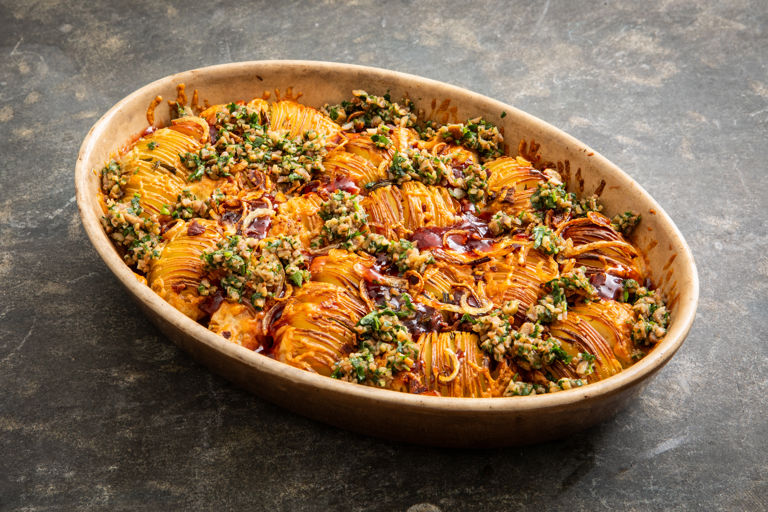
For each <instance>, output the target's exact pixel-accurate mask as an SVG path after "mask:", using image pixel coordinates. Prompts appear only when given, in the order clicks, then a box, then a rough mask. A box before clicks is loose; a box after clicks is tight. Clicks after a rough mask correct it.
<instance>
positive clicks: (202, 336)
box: [75, 61, 698, 447]
mask: <svg viewBox="0 0 768 512" xmlns="http://www.w3.org/2000/svg"><path fill="white" fill-rule="evenodd" d="M180 83H183V84H185V85H186V87H187V90H189V91H191V90H193V89H196V90H198V91H199V94H200V98H201V99H204V100H206V101H208V102H209V103H211V104H216V103H224V102H228V101H231V100H232V99H243V100H249V99H251V98H254V97H258V96H261V95H262V94H263V93H264V92H265V91H283V92H287V91H292V93H293V94H294V96H295V95H296V94H297V93H301V94H302V96H301V102H302V103H304V104H306V105H310V106H314V107H320V106H322V105H323V104H326V103H336V102H339V101H341V100H343V99H345V98H347V97H348V95H349V92H350V91H352V90H354V89H364V90H368V91H370V92H374V93H381V92H382V91H389V92H390V94H391V95H392V96H393V97H396V98H399V97H403V96H407V97H408V98H411V99H412V100H414V101H415V103H416V105H417V106H418V107H420V108H422V109H424V110H425V111H426V113H427V116H428V117H434V118H436V119H437V120H439V121H442V122H446V121H457V120H463V119H467V118H470V117H475V116H483V117H485V118H486V119H489V120H491V121H493V122H494V123H496V124H498V126H499V127H500V128H501V129H502V130H503V132H504V137H505V140H506V141H507V143H508V144H509V146H510V147H513V148H514V147H516V146H517V143H518V142H521V141H524V142H525V143H526V144H527V148H528V153H529V154H535V155H538V156H539V157H540V158H542V159H543V160H544V161H546V162H551V163H552V165H553V166H557V167H558V168H559V169H560V170H562V171H564V172H565V173H566V175H568V176H569V177H570V178H571V179H570V180H569V182H570V186H571V187H573V188H574V189H575V191H577V192H578V193H580V194H590V193H592V192H594V191H596V190H598V189H599V190H600V191H601V201H602V203H603V205H604V206H605V211H606V212H607V213H608V214H609V215H613V214H615V213H619V212H620V211H624V210H627V209H629V210H633V211H635V212H638V213H640V214H641V215H642V221H641V224H640V225H639V226H638V228H637V230H636V231H635V234H634V236H633V237H632V238H633V242H634V244H635V245H636V246H637V247H638V248H639V249H640V250H641V251H642V252H643V254H644V255H645V256H646V258H647V267H648V271H649V274H650V276H651V280H652V281H653V283H654V285H655V286H657V287H658V288H659V289H660V290H661V291H662V292H663V294H664V295H665V296H666V297H667V299H668V306H669V309H670V312H671V319H672V320H671V323H670V325H669V328H668V332H667V335H666V336H665V337H664V338H663V339H662V340H661V342H659V343H658V345H656V346H655V348H653V350H651V351H650V353H649V354H648V355H647V356H646V357H644V358H643V359H641V360H640V361H639V362H637V363H636V364H634V365H632V366H630V367H629V368H627V369H626V370H624V371H622V372H620V373H618V374H617V375H614V376H612V377H609V378H607V379H605V380H602V381H599V382H596V383H593V384H590V385H588V386H584V387H579V388H574V389H571V390H568V391H562V392H559V393H554V394H546V395H540V396H529V397H508V398H446V397H435V396H423V395H412V394H406V393H398V392H395V391H390V390H384V389H377V388H372V387H368V386H360V385H355V384H350V383H347V382H341V381H337V380H334V379H329V378H327V377H323V376H321V375H317V374H313V373H310V372H306V371H302V370H300V369H297V368H294V367H291V366H288V365H286V364H284V363H281V362H278V361H276V360H274V359H271V358H268V357H265V356H263V355H260V354H258V353H255V352H252V351H251V350H248V349H246V348H244V347H241V346H238V345H235V344H232V343H229V342H227V341H226V340H225V339H224V338H222V337H220V336H219V335H217V334H215V333H213V332H211V331H209V330H208V329H206V328H205V327H204V326H202V325H200V324H198V323H196V322H194V321H193V320H191V319H189V318H188V317H186V316H185V315H184V314H183V313H181V312H180V311H178V310H176V309H175V308H174V307H173V306H171V305H170V304H168V303H166V302H165V301H164V300H163V299H161V298H160V297H159V296H158V295H156V294H155V293H154V292H153V291H152V290H151V289H150V288H148V287H147V286H146V285H144V284H142V283H141V282H139V281H138V280H137V279H136V277H135V275H134V273H133V272H132V270H131V269H130V268H129V267H128V266H127V265H126V264H125V263H124V262H123V259H122V258H121V256H120V255H119V254H118V252H117V251H116V249H115V247H114V246H113V244H112V243H111V241H110V240H109V238H108V237H107V235H106V234H105V232H104V230H103V228H102V226H101V224H100V220H99V219H100V217H101V215H102V210H101V207H100V205H99V202H98V190H99V177H98V176H97V174H96V173H94V172H93V169H95V168H99V167H100V166H101V165H103V163H104V162H105V161H106V160H107V159H108V158H109V157H110V154H111V153H114V152H115V151H117V150H118V148H120V147H121V146H122V145H124V144H126V143H127V142H129V139H130V137H131V135H134V134H137V133H140V132H142V130H144V129H145V128H146V125H147V120H146V111H147V106H148V105H149V104H150V103H151V102H152V101H153V99H154V98H156V97H157V96H163V97H164V98H168V99H170V98H174V97H175V95H176V86H177V85H178V84H180ZM157 115H158V120H159V121H160V122H167V121H168V118H167V115H168V114H167V113H166V112H165V109H158V112H157ZM163 115H165V116H166V118H163V117H162V116H163ZM534 141H535V143H534ZM534 148H535V149H534ZM75 186H76V191H77V202H78V207H79V210H80V215H81V218H82V221H83V225H84V227H85V230H86V232H87V233H88V236H89V238H90V240H91V242H92V243H93V245H94V247H95V248H96V250H97V252H98V253H99V255H100V256H101V258H102V259H103V260H104V262H105V263H106V264H107V266H108V267H109V268H110V270H111V271H112V272H113V273H114V274H115V275H116V276H117V278H118V279H119V280H120V282H121V283H122V284H123V286H124V287H125V288H126V289H127V290H128V292H129V294H130V295H131V296H132V297H133V298H134V299H135V300H136V302H137V303H138V304H139V305H140V307H141V308H142V309H143V310H144V311H145V313H146V314H147V315H148V316H149V317H150V319H151V320H152V321H153V322H154V323H155V324H156V325H157V326H158V327H159V328H160V329H161V330H162V331H163V333H165V334H166V335H167V336H168V337H169V338H171V339H172V340H173V341H174V342H175V343H176V344H177V345H178V346H180V347H182V348H183V349H184V350H186V351H187V352H189V353H190V354H191V355H192V356H193V357H194V358H195V359H196V360H197V361H199V362H201V363H203V364H205V365H206V366H208V367H209V368H210V369H212V370H213V371H214V372H216V373H218V374H220V375H222V376H223V377H225V378H227V379H229V380H231V381H233V382H235V383H237V384H238V385H240V386H242V387H245V388H247V389H249V390H251V391H253V392H254V393H256V394H258V395H260V396H262V397H264V398H266V399H268V400H270V401H272V402H274V403H276V404H279V405H281V406H284V407H286V408H289V409H291V410H294V411H296V412H298V413H300V414H304V415H306V416H309V417H312V418H315V419H317V420H320V421H325V422H328V423H332V424H334V425H337V426H339V427H342V428H346V429H350V430H355V431H358V432H362V433H365V434H370V435H375V436H381V437H387V438H391V439H398V440H404V441H408V442H414V443H421V444H431V445H441V446H475V447H479V446H504V445H512V444H524V443H531V442H537V441H543V440H547V439H553V438H557V437H560V436H564V435H566V434H567V433H571V432H574V431H576V430H579V429H582V428H585V427H587V426H590V425H593V424H595V423H597V422H599V421H601V420H603V419H605V418H607V417H609V416H610V415H612V414H614V413H615V412H617V411H618V410H619V409H621V408H622V407H623V406H624V405H625V404H626V403H627V402H628V401H629V400H630V399H632V398H633V397H634V396H636V395H637V394H638V393H639V392H640V391H641V390H642V388H643V387H644V386H645V384H647V382H648V379H649V378H650V377H651V376H652V375H654V374H655V373H656V372H657V371H658V370H659V369H661V367H662V366H664V364H666V363H667V361H669V359H670V358H671V357H672V355H673V354H674V353H675V352H676V351H677V349H678V348H679V347H680V345H681V344H682V343H683V341H684V339H685V336H686V335H687V333H688V330H689V329H690V326H691V324H692V322H693V319H694V316H695V311H696V304H697V300H698V277H697V273H696V267H695V264H694V261H693V256H692V254H691V252H690V249H689V248H688V246H687V244H686V243H685V240H684V239H683V238H682V235H681V234H680V232H679V231H678V229H677V228H676V226H675V225H674V223H673V222H672V221H671V219H670V218H669V217H668V216H667V214H666V213H665V212H664V211H663V210H662V209H661V207H660V206H659V205H658V204H657V203H656V202H655V201H654V200H653V198H651V197H650V196H649V195H648V193H647V192H645V191H644V190H643V189H642V188H641V187H640V186H639V185H638V184H637V183H635V182H634V181H633V180H632V179H631V178H630V177H629V176H628V175H627V174H625V173H624V172H622V171H621V170H620V169H618V168H617V167H616V166H615V165H613V164H611V163H610V162H609V161H607V160H606V159H605V158H603V157H602V156H600V155H599V154H597V153H595V152H594V151H593V150H592V149H590V148H589V147H587V146H585V145H584V144H583V143H581V142H579V141H578V140H576V139H574V138H573V137H571V136H569V135H567V134H566V133H564V132H562V131H560V130H558V129H556V128H554V127H552V126H550V125H548V124H547V123H544V122H543V121H541V120H539V119H536V118H535V117H532V116H530V115H528V114H526V113H524V112H521V111H519V110H517V109H515V108H514V107H511V106H509V105H505V104H503V103H500V102H498V101H495V100H492V99H489V98H486V97H484V96H481V95H478V94H475V93H472V92H470V91H467V90H464V89H460V88H458V87H454V86H450V85H447V84H443V83H440V82H435V81H432V80H428V79H424V78H420V77H416V76H413V75H406V74H402V73H397V72H393V71H386V70H381V69H375V68H369V67H362V66H354V65H347V64H336V63H325V62H306V61H262V62H243V63H234V64H226V65H220V66H213V67H208V68H201V69H196V70H192V71H187V72H183V73H179V74H176V75H172V76H168V77H166V78H163V79H160V80H158V81H156V82H153V83H152V84H149V85H147V86H145V87H143V88H141V89H139V90H138V91H136V92H134V93H132V94H131V95H129V96H128V97H126V98H125V99H123V100H121V101H120V102H118V103H117V104H116V105H115V106H114V107H112V108H111V109H110V110H109V111H108V112H107V113H106V114H105V115H104V116H103V117H102V118H101V119H100V120H99V121H98V122H97V123H96V124H95V125H94V126H93V128H91V130H90V132H89V133H88V135H87V137H86V138H85V141H84V142H83V145H82V147H81V149H80V154H79V157H78V160H77V168H76V173H75Z"/></svg>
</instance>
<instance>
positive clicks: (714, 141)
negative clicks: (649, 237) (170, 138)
mask: <svg viewBox="0 0 768 512" xmlns="http://www.w3.org/2000/svg"><path fill="white" fill-rule="evenodd" d="M766 27H768V7H767V6H766V3H765V2H764V1H759V0H758V1H752V2H750V1H740V0H728V1H722V2H717V1H711V2H683V1H676V0H667V1H651V2H632V1H619V2H610V3H602V2H601V3H590V2H581V1H579V2H570V1H569V2H550V1H546V2H535V3H534V2H531V3H523V2H498V3H485V2H466V1H465V2H453V3H450V4H445V3H436V2H435V3H433V2H391V3H390V2H367V1H359V2H354V3H343V2H326V3H322V4H320V3H318V4H313V3H283V2H279V3H278V2H275V3H267V2H254V3H252V4H251V3H250V2H225V3H222V4H220V5H214V3H213V2H203V1H200V0H189V1H187V2H175V3H170V4H162V3H159V2H140V1H136V2H114V3H112V4H109V3H92V2H66V3H65V2H61V3H59V2H55V1H48V0H38V1H27V2H18V1H7V0H2V1H0V141H2V143H1V144H2V151H1V152H0V154H1V155H2V163H0V390H1V391H0V509H3V510H76V509H89V510H91V509H94V510H97V509H104V510H127V509H147V510H181V509H192V510H226V509H236V508H247V509H249V510H250V509H254V510H263V509H268V510H402V511H404V510H410V511H411V512H416V511H422V512H425V511H433V512H434V511H438V510H440V511H446V512H447V511H454V510H522V509H531V510H569V511H572V510H590V511H591V510H652V509H678V510H700V509H703V510H766V509H768V483H767V482H766V475H768V421H767V416H768V405H767V400H766V394H768V366H767V364H766V363H768V314H767V313H766V305H767V302H768V301H766V297H767V293H766V292H768V256H767V255H766V252H765V251H766V249H768V229H767V228H766V224H765V221H764V218H763V215H765V214H766V213H767V212H768V199H766V197H767V194H766V192H767V191H768V178H767V174H768V171H767V170H766V161H768V144H766V139H767V137H768V70H767V69H766V63H767V60H766V57H767V56H768V34H766ZM274 58H289V59H290V58H296V59H318V60H335V61H343V62H352V63H359V64H370V65H375V66H380V67H385V68H391V69H396V70H400V71H405V72H411V73H416V74H420V75H423V76H427V77H430V78H434V79H437V80H443V81H446V82H449V83H453V84H457V85H460V86H463V87H466V88H469V89H472V90H475V91H477V92H480V93H483V94H487V95H490V96H492V97H494V98H497V99H499V100H502V101H505V102H509V103H511V104H514V105H516V106H517V107H519V108H522V109H523V110H526V111H528V112H530V113H532V114H534V115H537V116H539V117H541V118H542V119H544V120H547V121H549V122H551V123H553V124H554V125H556V126H558V127H560V128H563V129H565V130H566V131H568V132H570V133H572V134H573V135H575V136H576V137H578V138H580V139H581V140H583V141H585V142H586V143H588V144H590V145H591V146H593V147H594V148H596V149H597V150H598V151H600V152H602V153H603V154H604V155H606V156H607V157H608V158H609V159H611V160H612V161H614V162H615V163H617V164H618V165H619V166H620V167H622V168H623V169H625V170H626V171H628V172H629V173H630V174H631V175H633V176H634V177H635V179H636V180H637V181H639V182H640V183H641V184H642V185H643V186H644V187H645V188H646V189H647V190H649V191H650V192H651V193H652V194H653V195H654V196H655V197H656V198H657V199H658V201H659V202H660V203H661V204H662V205H663V207H664V208H665V209H666V210H667V211H668V213H669V214H670V215H671V216H672V218H673V219H674V220H675V221H676V222H677V224H678V226H679V227H680V229H681V230H682V232H683V233H684V235H685V236H686V237H687V240H688V242H689V243H690V245H691V247H692V249H693V251H694V254H695V256H696V259H697V263H698V265H699V272H700V278H701V284H702V291H701V302H700V306H699V312H698V316H697V320H696V323H695V325H694V327H693V330H692V331H691V334H690V337H689V338H688V341H687V342H686V344H685V345H684V346H683V348H682V349H681V351H680V352H679V353H678V355H677V356H676V357H675V358H674V360H673V361H672V362H671V363H670V364H669V365H668V366H667V367H666V368H665V369H664V370H663V371H662V372H661V373H660V375H658V377H657V378H656V379H655V380H654V381H653V383H652V384H651V385H650V386H649V387H648V389H647V390H646V391H645V393H644V394H643V395H642V397H641V398H640V399H639V400H638V401H637V402H636V403H634V404H633V405H632V406H630V407H629V408H628V409H627V410H626V411H624V412H623V413H621V414H620V415H618V416H617V417H616V418H615V419H613V420H611V421H609V422H607V423H604V424H602V425H600V426H598V427H596V428H593V429H591V430H589V431H587V432H582V433H575V434H570V435H568V436H566V438H565V439H563V440H562V441H559V442H552V443H549V444H544V445H539V446H531V447H526V448H517V449H499V450H490V451H458V450H440V449H431V448H420V447H413V446H404V445H398V444H391V443H388V442H384V441H380V440H376V439H370V438H366V437H363V436H360V435H355V434H350V433H347V432H344V431H341V430H337V429H335V428H331V427H327V426H325V425H322V424H318V423H315V422H312V421H310V420H307V419H304V418H301V417H298V416H295V415H293V414H290V413H288V412H286V411H284V410H282V409H280V408H279V407H276V406H273V405H271V404H268V403H265V402H263V401H261V400H259V399H257V398H254V397H252V396H251V395H249V394H247V393H245V392H243V391H241V390H239V389H236V388H234V387H233V386H231V385H230V384H228V383H227V382H226V381H224V380H222V379H220V378H218V377H215V376H213V375H211V374H210V373H209V372H208V371H206V370H205V369H204V368H201V367H199V366H197V365H196V364H194V363H193V362H192V361H191V360H190V359H189V358H188V357H187V356H186V355H185V354H184V353H182V352H180V351H179V350H177V349H176V348H175V346H174V345H172V344H171V343H170V342H169V341H168V340H166V339H165V338H164V337H163V336H162V335H160V333H159V332H158V331H157V330H156V329H155V328H154V327H153V326H152V325H150V324H149V322H148V321H147V319H146V318H145V317H144V316H143V315H142V314H141V313H140V312H139V310H138V309H137V308H136V306H134V304H132V303H131V302H129V301H128V300H127V296H126V294H125V293H124V292H123V290H122V289H121V288H120V286H119V285H118V283H117V282H116V280H115V279H114V278H112V277H111V275H110V274H109V272H108V271H107V269H106V267H105V266H104V265H103V264H102V263H101V261H100V260H99V258H98V257H97V256H96V254H95V252H94V251H93V250H92V249H91V248H90V245H89V243H88V241H87V240H86V238H85V235H84V232H83V229H82V228H81V225H80V221H79V218H78V215H77V212H76V206H75V199H74V187H73V169H74V164H75V159H76V155H77V150H78V147H79V144H80V142H81V141H82V139H83V137H84V136H85V134H86V133H87V131H88V129H89V127H90V126H91V125H92V123H93V122H95V121H96V119H97V118H98V117H99V116H100V115H101V114H102V113H104V112H105V111H106V110H107V109H108V108H109V107H110V106H111V105H112V104H113V103H114V102H116V101H117V100H119V99H120V98H122V97H123V96H124V95H126V94H127V93H129V92H131V91H132V90H134V89H136V88H138V87H139V86H141V85H144V84H146V83H148V82H150V81H152V80H154V79H156V78H159V77H161V76H164V75H166V74H169V73H172V72H176V71H181V70H185V69H189V68H195V67H199V66H203V65H209V64H216V63H222V62H230V61H238V60H251V59H274Z"/></svg>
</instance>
